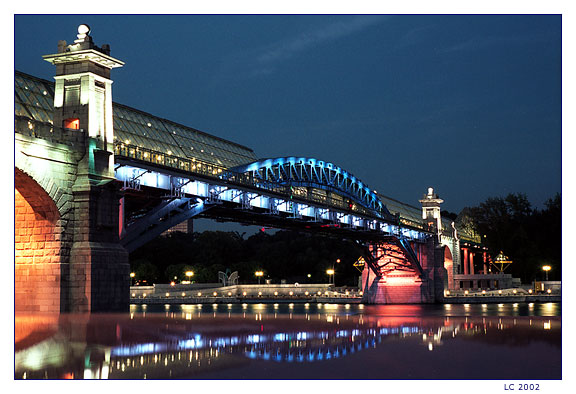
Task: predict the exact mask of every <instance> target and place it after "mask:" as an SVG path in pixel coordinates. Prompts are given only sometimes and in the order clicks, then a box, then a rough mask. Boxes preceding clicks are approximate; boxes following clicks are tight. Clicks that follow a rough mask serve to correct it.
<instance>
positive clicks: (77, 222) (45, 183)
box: [15, 25, 130, 312]
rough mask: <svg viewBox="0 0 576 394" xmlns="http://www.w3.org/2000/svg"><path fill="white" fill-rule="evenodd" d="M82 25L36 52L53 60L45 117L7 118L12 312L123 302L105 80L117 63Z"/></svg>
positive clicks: (124, 262) (88, 308)
mask: <svg viewBox="0 0 576 394" xmlns="http://www.w3.org/2000/svg"><path fill="white" fill-rule="evenodd" d="M89 32H90V28H89V27H88V26H86V25H81V26H80V27H79V29H78V33H79V34H78V36H77V37H78V39H77V40H75V41H74V43H73V44H72V45H68V46H67V45H66V42H64V41H61V42H59V43H58V53H57V54H53V55H46V56H44V59H45V60H47V61H49V62H50V63H52V64H54V65H55V66H56V77H55V79H56V85H55V91H54V118H53V119H54V121H53V124H45V123H43V124H35V123H33V122H31V121H30V120H27V121H26V120H24V121H25V122H26V124H19V122H20V121H21V120H20V119H17V122H16V131H17V134H16V146H17V149H16V163H15V164H16V169H15V189H16V191H15V203H16V204H15V205H16V212H15V214H16V240H15V244H16V248H15V249H16V259H15V260H16V261H15V271H16V286H15V287H16V288H15V309H16V311H18V312H20V311H28V312H100V311H127V310H128V309H129V301H130V300H129V292H130V290H129V285H130V276H129V272H130V267H129V264H128V253H127V252H126V250H125V249H124V248H123V247H122V246H121V244H120V242H119V236H118V228H119V226H118V211H119V199H120V198H121V195H120V190H119V185H118V184H117V183H116V181H115V178H114V154H113V152H114V148H113V141H114V133H113V123H112V112H113V111H112V92H111V85H112V81H111V80H110V79H109V78H110V69H111V68H114V67H121V66H122V64H123V63H122V62H120V61H119V60H116V59H114V58H112V57H111V56H110V48H109V46H102V48H99V47H97V46H95V45H94V44H93V42H92V38H91V37H90V36H89V35H88V33H89ZM27 89H30V88H28V87H27ZM32 89H38V87H37V86H33V85H32ZM44 94H46V91H44ZM18 126H20V127H18ZM22 126H24V127H22Z"/></svg>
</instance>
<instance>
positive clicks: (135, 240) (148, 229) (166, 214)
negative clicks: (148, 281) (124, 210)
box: [120, 198, 212, 252]
mask: <svg viewBox="0 0 576 394" xmlns="http://www.w3.org/2000/svg"><path fill="white" fill-rule="evenodd" d="M211 207H212V205H208V204H205V203H204V202H203V201H202V202H197V203H196V204H191V199H190V198H176V199H173V200H171V201H165V202H163V203H161V204H160V205H159V206H158V207H156V208H154V209H153V210H152V211H151V212H149V213H148V214H146V215H145V216H143V217H141V218H140V219H138V220H137V221H135V222H134V223H132V224H131V225H128V226H127V227H126V233H125V235H124V236H123V237H122V239H121V240H120V243H121V244H122V245H123V246H124V248H126V250H127V251H128V252H132V251H133V250H136V249H137V248H139V247H140V246H142V245H144V244H145V243H147V242H149V241H151V240H152V239H154V238H156V237H157V236H158V235H160V234H161V233H163V232H164V231H166V230H168V229H169V228H171V227H173V226H175V225H177V224H178V223H181V222H183V221H184V220H187V219H190V218H192V217H194V216H196V215H199V214H201V213H203V212H205V211H206V210H207V209H210V208H211Z"/></svg>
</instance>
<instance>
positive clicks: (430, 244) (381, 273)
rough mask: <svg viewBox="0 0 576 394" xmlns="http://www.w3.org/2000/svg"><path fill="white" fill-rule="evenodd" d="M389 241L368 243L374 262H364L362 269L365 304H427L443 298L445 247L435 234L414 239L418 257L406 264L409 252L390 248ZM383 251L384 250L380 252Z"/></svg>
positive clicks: (414, 247) (446, 279)
mask: <svg viewBox="0 0 576 394" xmlns="http://www.w3.org/2000/svg"><path fill="white" fill-rule="evenodd" d="M390 244H394V243H393V242H392V243H391V242H389V243H380V244H371V245H369V250H370V254H371V256H366V259H370V258H372V259H373V262H374V263H373V264H372V266H370V264H366V265H365V266H364V271H363V272H362V287H363V292H364V294H363V300H362V302H364V303H366V304H429V303H434V302H438V301H440V300H442V298H443V296H444V290H445V289H446V288H447V286H448V272H447V270H446V268H445V267H444V260H445V247H444V246H441V245H439V243H438V239H437V237H434V236H432V237H429V238H428V239H427V240H426V242H425V243H414V244H413V246H412V247H413V249H415V254H416V257H417V260H416V261H414V262H413V264H407V261H409V260H410V256H409V253H406V251H405V250H402V249H401V248H395V249H396V250H395V251H394V252H390V251H391V250H392V248H390V247H389V245H390ZM383 251H384V252H383Z"/></svg>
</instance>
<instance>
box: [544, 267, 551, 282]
mask: <svg viewBox="0 0 576 394" xmlns="http://www.w3.org/2000/svg"><path fill="white" fill-rule="evenodd" d="M542 269H543V270H544V272H546V280H548V271H550V270H551V269H552V267H550V266H549V265H545V266H543V267H542Z"/></svg>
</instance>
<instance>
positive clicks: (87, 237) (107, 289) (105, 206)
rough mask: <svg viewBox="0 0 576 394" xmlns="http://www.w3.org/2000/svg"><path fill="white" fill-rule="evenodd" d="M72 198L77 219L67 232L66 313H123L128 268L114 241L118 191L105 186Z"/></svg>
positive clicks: (110, 184) (125, 255) (125, 256)
mask: <svg viewBox="0 0 576 394" xmlns="http://www.w3.org/2000/svg"><path fill="white" fill-rule="evenodd" d="M73 194H74V211H75V212H77V213H78V215H77V217H75V220H74V222H73V224H72V228H71V230H72V231H73V234H74V242H73V244H72V247H71V249H70V265H69V270H70V271H69V292H70V294H69V297H70V302H69V303H70V305H69V308H70V311H75V312H100V311H126V310H128V307H129V303H130V294H129V293H130V289H129V286H130V282H129V278H130V265H129V263H128V252H127V251H126V250H125V249H124V248H123V247H122V246H121V245H120V243H119V237H118V207H119V191H118V188H117V186H116V185H115V184H114V182H108V183H106V184H104V185H101V186H90V187H89V188H86V189H83V190H74V193H73Z"/></svg>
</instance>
